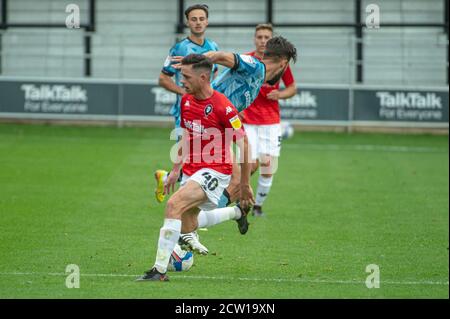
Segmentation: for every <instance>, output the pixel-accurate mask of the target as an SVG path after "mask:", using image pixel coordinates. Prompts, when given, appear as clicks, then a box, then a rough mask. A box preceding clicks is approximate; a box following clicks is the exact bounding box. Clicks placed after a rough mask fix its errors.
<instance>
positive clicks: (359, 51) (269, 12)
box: [176, 0, 449, 84]
mask: <svg viewBox="0 0 450 319" xmlns="http://www.w3.org/2000/svg"><path fill="white" fill-rule="evenodd" d="M442 1H443V2H444V19H443V22H442V23H419V22H418V23H410V22H408V23H406V22H401V23H393V22H386V23H380V26H379V27H380V28H407V27H419V28H443V29H444V32H445V34H446V35H447V84H448V83H449V60H448V58H449V56H448V9H449V5H448V3H449V0H442ZM178 4H179V5H178V8H179V14H178V23H177V28H176V29H177V33H178V34H181V33H183V30H184V29H185V28H187V26H186V24H185V23H184V15H183V11H184V9H185V7H184V0H178ZM354 9H355V10H354V11H355V18H354V22H353V23H327V22H318V23H277V22H276V21H273V20H274V19H273V11H274V0H266V21H264V22H266V23H272V25H273V26H274V27H275V28H353V29H354V30H355V37H356V44H355V56H356V63H355V67H356V69H355V75H356V76H355V78H356V82H357V83H363V82H364V54H363V53H364V52H363V50H364V46H363V35H364V32H363V30H364V28H365V27H366V24H365V23H363V22H362V19H361V15H362V14H363V10H362V0H355V2H354ZM180 13H181V14H180ZM262 22H263V21H261V22H258V23H262ZM256 24H257V23H210V24H209V25H208V28H254V27H255V26H256Z"/></svg>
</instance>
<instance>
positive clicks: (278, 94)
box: [267, 67, 297, 100]
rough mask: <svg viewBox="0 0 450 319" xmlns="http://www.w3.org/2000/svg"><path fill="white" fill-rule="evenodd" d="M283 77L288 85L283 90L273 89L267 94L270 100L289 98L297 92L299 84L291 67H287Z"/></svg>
mask: <svg viewBox="0 0 450 319" xmlns="http://www.w3.org/2000/svg"><path fill="white" fill-rule="evenodd" d="M281 79H282V80H283V83H284V85H285V86H286V87H285V88H284V89H283V90H273V91H271V92H270V93H269V94H267V98H268V99H269V100H283V99H288V98H290V97H293V96H294V95H295V94H296V93H297V85H296V84H295V80H294V76H293V74H292V71H291V68H290V67H288V68H287V69H286V71H285V72H284V74H283V77H282V78H281Z"/></svg>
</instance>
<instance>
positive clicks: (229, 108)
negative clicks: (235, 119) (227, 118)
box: [225, 106, 233, 115]
mask: <svg viewBox="0 0 450 319" xmlns="http://www.w3.org/2000/svg"><path fill="white" fill-rule="evenodd" d="M231 112H233V109H232V108H231V106H227V108H226V109H225V115H228V114H230V113H231Z"/></svg>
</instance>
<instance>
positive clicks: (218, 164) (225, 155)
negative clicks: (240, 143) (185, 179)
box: [181, 91, 245, 176]
mask: <svg viewBox="0 0 450 319" xmlns="http://www.w3.org/2000/svg"><path fill="white" fill-rule="evenodd" d="M181 127H182V128H184V129H185V136H184V137H185V138H187V139H186V140H185V142H189V144H188V146H189V147H188V148H189V154H188V156H187V157H186V158H185V160H184V163H183V173H184V174H187V175H189V176H192V175H193V174H194V173H195V172H197V171H198V170H200V169H202V168H211V169H214V170H216V171H218V172H219V173H222V174H226V175H231V172H232V164H231V153H230V146H231V143H232V142H233V141H236V140H239V139H241V138H243V137H244V135H245V131H244V127H243V125H242V124H241V121H240V119H239V116H238V111H237V110H236V108H235V107H234V106H233V104H231V102H230V101H229V100H228V99H227V98H226V96H225V95H223V94H222V93H219V92H217V91H214V93H213V95H212V96H211V97H209V98H208V99H205V100H198V99H196V98H195V97H194V96H192V95H190V94H185V95H183V97H182V99H181ZM186 133H187V134H186ZM186 149H187V147H186ZM186 149H185V150H186ZM185 150H183V151H185Z"/></svg>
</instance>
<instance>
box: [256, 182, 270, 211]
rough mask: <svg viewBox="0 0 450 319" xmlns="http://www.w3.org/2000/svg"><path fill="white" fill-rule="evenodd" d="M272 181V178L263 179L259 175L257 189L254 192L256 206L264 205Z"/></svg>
mask: <svg viewBox="0 0 450 319" xmlns="http://www.w3.org/2000/svg"><path fill="white" fill-rule="evenodd" d="M272 180H273V176H270V177H264V176H262V175H259V178H258V189H257V190H256V199H255V205H256V206H262V204H263V203H264V201H265V199H266V198H267V195H268V194H269V191H270V187H271V186H272Z"/></svg>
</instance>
